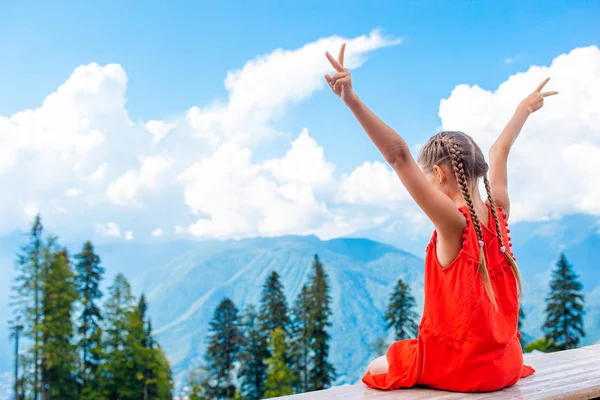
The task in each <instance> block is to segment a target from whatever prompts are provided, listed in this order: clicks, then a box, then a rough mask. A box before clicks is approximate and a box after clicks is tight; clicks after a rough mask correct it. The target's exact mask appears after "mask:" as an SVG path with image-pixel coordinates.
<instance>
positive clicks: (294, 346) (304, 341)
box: [289, 285, 311, 393]
mask: <svg viewBox="0 0 600 400" xmlns="http://www.w3.org/2000/svg"><path fill="white" fill-rule="evenodd" d="M310 299H311V298H310V293H309V291H308V286H307V285H303V286H302V289H301V290H300V293H299V294H298V297H297V299H296V301H295V302H294V307H293V308H292V318H291V326H290V344H289V348H290V351H289V353H290V364H291V368H292V373H293V374H294V377H295V378H296V379H295V380H294V392H296V393H303V392H306V391H308V390H309V379H310V377H309V365H310V364H309V362H310V344H311V331H310V327H311V325H310V310H311V303H310Z"/></svg>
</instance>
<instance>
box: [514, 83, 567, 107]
mask: <svg viewBox="0 0 600 400" xmlns="http://www.w3.org/2000/svg"><path fill="white" fill-rule="evenodd" d="M548 81H550V78H546V79H544V81H543V82H542V83H540V84H539V86H538V87H537V88H536V89H535V90H534V91H533V93H531V94H530V95H529V96H527V97H526V98H525V100H523V101H522V102H521V104H520V106H521V107H524V108H525V110H527V112H529V114H532V113H534V112H536V111H537V110H539V109H540V108H542V106H543V105H544V98H545V97H548V96H554V95H557V94H558V92H555V91H552V92H542V89H543V88H544V86H546V83H548Z"/></svg>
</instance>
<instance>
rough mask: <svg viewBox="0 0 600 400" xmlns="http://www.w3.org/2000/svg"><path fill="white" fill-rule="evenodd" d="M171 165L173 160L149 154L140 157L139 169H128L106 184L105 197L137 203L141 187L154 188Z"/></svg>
mask: <svg viewBox="0 0 600 400" xmlns="http://www.w3.org/2000/svg"><path fill="white" fill-rule="evenodd" d="M172 166H173V160H170V159H167V158H164V157H161V156H150V157H140V168H139V170H134V169H130V170H129V171H127V172H125V173H124V174H123V175H121V176H120V177H118V178H117V179H116V180H115V181H113V182H111V183H110V184H109V185H108V189H107V197H108V198H109V199H110V200H111V201H112V202H114V203H116V204H120V205H125V204H131V203H135V204H138V201H137V200H138V199H137V197H136V196H137V194H138V192H139V191H140V190H141V189H156V188H157V187H158V183H159V179H160V177H161V176H162V175H163V174H164V173H165V172H166V171H168V170H169V169H170V168H171V167H172Z"/></svg>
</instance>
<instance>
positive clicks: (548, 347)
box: [525, 338, 554, 353]
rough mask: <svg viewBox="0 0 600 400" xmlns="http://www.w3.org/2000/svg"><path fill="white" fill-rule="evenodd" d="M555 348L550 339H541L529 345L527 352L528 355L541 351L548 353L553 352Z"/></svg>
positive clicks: (526, 348) (526, 347)
mask: <svg viewBox="0 0 600 400" xmlns="http://www.w3.org/2000/svg"><path fill="white" fill-rule="evenodd" d="M553 348H554V343H552V341H551V340H550V341H548V339H546V338H539V339H537V340H534V341H533V342H531V343H528V344H527V345H526V346H525V352H526V353H531V352H532V351H534V350H537V351H541V352H543V353H548V352H551V351H553Z"/></svg>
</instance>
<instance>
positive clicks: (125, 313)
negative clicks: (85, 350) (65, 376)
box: [100, 274, 136, 399]
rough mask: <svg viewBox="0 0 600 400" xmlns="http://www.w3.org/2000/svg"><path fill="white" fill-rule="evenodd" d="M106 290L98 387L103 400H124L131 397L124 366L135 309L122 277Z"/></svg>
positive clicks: (127, 373)
mask: <svg viewBox="0 0 600 400" xmlns="http://www.w3.org/2000/svg"><path fill="white" fill-rule="evenodd" d="M108 290H109V298H108V300H107V302H106V305H105V316H106V318H105V324H106V327H105V332H106V342H105V352H106V361H105V363H104V364H102V366H101V376H102V380H103V382H102V383H101V385H100V386H101V387H102V393H103V395H104V396H105V397H107V398H109V399H124V398H127V397H126V395H129V394H130V393H129V392H130V385H131V379H132V377H131V373H130V371H131V368H129V366H128V365H127V362H128V361H129V360H128V354H127V345H128V343H127V334H128V329H130V326H129V325H130V321H131V320H132V315H133V313H135V308H136V307H135V304H134V298H133V296H132V295H131V287H130V286H129V282H127V280H126V279H125V277H124V276H123V275H121V274H118V275H117V276H116V277H115V280H114V283H113V284H112V286H111V287H110V288H109V289H108ZM134 379H135V378H134ZM124 392H126V393H124Z"/></svg>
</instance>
